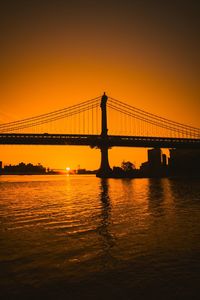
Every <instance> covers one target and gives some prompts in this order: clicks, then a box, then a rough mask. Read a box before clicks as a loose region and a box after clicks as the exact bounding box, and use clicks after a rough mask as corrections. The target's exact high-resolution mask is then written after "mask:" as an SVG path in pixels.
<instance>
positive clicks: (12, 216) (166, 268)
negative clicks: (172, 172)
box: [0, 175, 200, 300]
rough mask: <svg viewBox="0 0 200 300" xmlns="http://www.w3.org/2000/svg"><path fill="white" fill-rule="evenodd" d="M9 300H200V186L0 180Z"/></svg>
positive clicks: (2, 274)
mask: <svg viewBox="0 0 200 300" xmlns="http://www.w3.org/2000/svg"><path fill="white" fill-rule="evenodd" d="M0 221H1V228H0V279H1V280H0V288H1V289H0V291H1V295H2V297H1V299H73V300H74V299H200V298H199V297H200V180H197V179H191V180H188V179H187V180H186V179H107V180H101V179H99V178H96V177H95V176H92V175H88V176H84V175H79V176H78V175H72V176H62V175H57V176H56V175H55V176H54V175H49V176H48V175H43V176H42V175H39V176H0Z"/></svg>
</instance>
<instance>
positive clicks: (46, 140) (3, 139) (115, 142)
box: [0, 133, 200, 149]
mask: <svg viewBox="0 0 200 300" xmlns="http://www.w3.org/2000/svg"><path fill="white" fill-rule="evenodd" d="M0 144H1V145H77V146H90V147H102V146H103V145H106V146H108V147H145V148H149V147H159V148H185V149H187V148H188V149H200V139H191V138H169V137H148V136H120V135H109V136H108V137H107V139H103V138H102V137H101V135H87V134H45V133H44V134H28V133H27V134H24V133H21V134H19V133H2V134H0Z"/></svg>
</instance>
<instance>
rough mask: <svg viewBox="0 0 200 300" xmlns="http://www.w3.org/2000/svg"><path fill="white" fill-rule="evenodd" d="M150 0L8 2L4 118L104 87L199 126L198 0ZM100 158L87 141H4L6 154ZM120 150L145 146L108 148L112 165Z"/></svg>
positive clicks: (72, 161) (44, 159) (91, 163)
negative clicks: (13, 143) (26, 143)
mask: <svg viewBox="0 0 200 300" xmlns="http://www.w3.org/2000/svg"><path fill="white" fill-rule="evenodd" d="M66 2H68V1H66ZM116 2H117V3H116ZM141 2H142V4H141ZM149 2H151V1H134V3H133V1H101V3H99V1H89V0H86V1H80V0H79V1H78V0H76V1H73V3H65V1H61V0H58V1H37V0H36V1H29V2H28V4H27V1H17V3H16V1H9V3H7V4H4V7H3V10H2V18H1V23H2V24H1V36H2V45H3V46H2V48H1V58H0V63H1V80H0V101H1V106H0V122H1V123H3V122H7V121H13V120H17V119H20V118H25V117H29V116H33V115H37V114H41V113H46V112H49V111H53V110H56V109H60V108H64V107H67V106H69V105H73V104H76V103H79V102H82V101H85V100H89V99H91V98H94V97H96V96H100V95H101V94H102V93H103V92H104V91H106V92H107V94H108V95H109V96H111V97H113V98H116V99H119V100H122V101H124V102H127V103H129V104H131V105H133V106H136V107H138V108H142V109H144V110H147V111H149V112H152V113H155V114H158V115H160V116H163V117H166V118H169V119H172V120H175V121H178V122H182V123H186V124H188V125H193V126H196V127H200V119H199V112H200V101H199V96H200V95H199V94H200V93H199V73H198V70H199V53H200V51H199V50H200V49H199V32H198V28H200V26H199V25H200V24H199V19H198V10H197V9H198V7H196V6H195V5H196V4H195V1H190V3H188V1H168V3H167V4H161V3H160V2H161V1H159V2H157V1H152V2H151V4H149ZM99 158H100V154H99V151H98V150H92V149H90V148H89V147H88V148H87V147H82V148H80V147H71V146H68V147H67V146H66V147H64V146H60V147H58V146H56V147H52V146H51V147H50V146H46V147H44V146H43V147H42V146H26V147H25V146H0V160H2V161H3V162H4V163H19V162H20V161H24V162H32V163H38V162H40V163H42V164H43V165H44V166H46V167H48V166H49V167H52V168H62V167H63V168H64V167H66V166H70V167H71V168H75V167H77V165H80V166H81V167H86V168H92V169H93V168H98V167H99ZM123 159H124V160H131V161H133V162H137V164H138V165H139V163H140V162H142V161H144V160H145V159H146V151H145V150H144V149H117V148H114V149H112V150H110V164H111V165H112V166H113V165H119V164H121V161H122V160H123Z"/></svg>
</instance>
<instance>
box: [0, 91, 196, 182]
mask: <svg viewBox="0 0 200 300" xmlns="http://www.w3.org/2000/svg"><path fill="white" fill-rule="evenodd" d="M107 116H108V117H109V134H108V120H107ZM0 144H2V145H6V144H7V145H78V146H90V147H92V148H99V149H100V150H101V164H100V169H99V173H98V174H99V176H100V177H109V174H110V172H111V168H110V166H109V160H108V149H109V148H112V147H115V146H117V147H145V148H149V147H154V148H182V149H200V129H199V128H196V127H193V126H189V125H185V124H182V123H179V122H175V121H172V120H169V119H167V118H163V117H160V116H158V115H155V114H152V113H149V112H147V111H144V110H142V109H139V108H136V107H134V106H131V105H128V104H126V103H124V102H122V101H119V100H117V99H114V98H111V97H107V96H106V94H105V93H104V95H103V96H102V97H101V96H100V97H97V98H94V99H91V100H88V101H84V102H81V103H79V104H76V105H73V106H69V107H67V108H64V109H60V110H56V111H53V112H49V113H46V114H41V115H38V116H34V117H29V118H26V119H22V120H18V121H13V122H9V123H4V124H0Z"/></svg>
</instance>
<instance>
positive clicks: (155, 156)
mask: <svg viewBox="0 0 200 300" xmlns="http://www.w3.org/2000/svg"><path fill="white" fill-rule="evenodd" d="M140 172H141V176H142V177H163V176H167V157H166V155H165V154H163V153H162V150H161V149H160V148H154V149H149V150H148V161H147V162H144V163H142V164H141V167H140Z"/></svg>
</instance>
